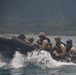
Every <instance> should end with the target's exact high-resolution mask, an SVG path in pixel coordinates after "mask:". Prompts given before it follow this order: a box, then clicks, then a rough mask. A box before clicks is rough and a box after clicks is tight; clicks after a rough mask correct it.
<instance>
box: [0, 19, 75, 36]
mask: <svg viewBox="0 0 76 75" xmlns="http://www.w3.org/2000/svg"><path fill="white" fill-rule="evenodd" d="M40 31H44V32H45V33H46V34H50V35H56V34H59V35H76V20H47V21H35V22H33V21H32V22H28V23H25V22H18V23H17V22H16V23H13V22H4V23H3V22H1V23H0V32H4V33H25V34H28V33H29V34H30V33H33V34H38V32H40Z"/></svg>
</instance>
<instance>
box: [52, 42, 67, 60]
mask: <svg viewBox="0 0 76 75" xmlns="http://www.w3.org/2000/svg"><path fill="white" fill-rule="evenodd" d="M61 44H63V45H64V46H65V47H66V45H65V44H64V43H63V42H61V41H60V42H58V43H56V45H55V46H56V47H57V48H56V50H55V51H56V52H57V53H58V54H60V53H62V50H61V48H60V45H61ZM52 57H53V58H54V59H55V60H57V61H59V60H61V61H63V58H64V56H58V57H57V56H55V55H54V54H52Z"/></svg>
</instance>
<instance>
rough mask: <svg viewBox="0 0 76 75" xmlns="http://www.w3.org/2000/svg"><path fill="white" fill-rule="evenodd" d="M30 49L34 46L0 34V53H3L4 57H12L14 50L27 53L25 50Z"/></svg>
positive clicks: (28, 50)
mask: <svg viewBox="0 0 76 75" xmlns="http://www.w3.org/2000/svg"><path fill="white" fill-rule="evenodd" d="M32 50H34V46H33V45H32V44H30V43H28V42H27V41H23V40H21V39H19V38H17V37H11V36H8V35H3V34H0V53H1V54H3V56H4V57H5V58H7V59H8V58H9V59H12V58H13V56H14V54H15V52H16V51H19V52H21V53H22V54H27V52H30V51H32Z"/></svg>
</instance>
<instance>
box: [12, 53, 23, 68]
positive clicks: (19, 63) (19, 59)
mask: <svg viewBox="0 0 76 75" xmlns="http://www.w3.org/2000/svg"><path fill="white" fill-rule="evenodd" d="M23 64H24V57H23V55H22V54H20V53H19V52H16V53H15V56H14V58H13V60H12V61H11V67H12V68H20V67H23Z"/></svg>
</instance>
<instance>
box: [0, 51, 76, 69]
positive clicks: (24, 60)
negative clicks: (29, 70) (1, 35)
mask: <svg viewBox="0 0 76 75" xmlns="http://www.w3.org/2000/svg"><path fill="white" fill-rule="evenodd" d="M0 59H1V58H0ZM7 64H9V66H10V68H22V67H27V66H28V65H30V64H33V65H35V66H38V67H41V68H52V67H59V66H63V65H75V64H73V63H67V62H59V61H56V60H54V59H53V58H52V57H51V55H50V53H49V52H46V51H44V50H41V51H40V50H37V51H36V50H34V51H32V52H28V54H27V55H23V54H21V53H19V52H18V51H17V52H16V53H15V55H14V58H13V59H12V60H11V62H10V63H5V62H2V61H1V60H0V67H3V66H5V65H7Z"/></svg>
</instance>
